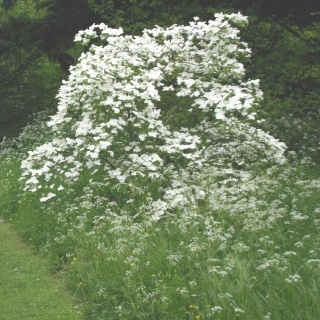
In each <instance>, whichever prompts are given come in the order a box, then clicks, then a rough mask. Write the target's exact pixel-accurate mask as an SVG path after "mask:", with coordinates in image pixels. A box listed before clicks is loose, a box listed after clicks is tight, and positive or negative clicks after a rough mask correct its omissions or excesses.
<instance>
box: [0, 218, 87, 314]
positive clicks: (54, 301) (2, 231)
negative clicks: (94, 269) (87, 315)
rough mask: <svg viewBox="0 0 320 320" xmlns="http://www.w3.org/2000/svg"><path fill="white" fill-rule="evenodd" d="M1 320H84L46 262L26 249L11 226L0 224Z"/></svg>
mask: <svg viewBox="0 0 320 320" xmlns="http://www.w3.org/2000/svg"><path fill="white" fill-rule="evenodd" d="M0 296H1V299H0V310H1V316H0V317H1V319H8V320H21V319H26V320H27V319H30V320H34V319H42V320H45V319H48V320H52V319H57V320H58V319H59V320H60V319H69V320H71V319H72V320H80V319H83V317H82V316H81V314H79V310H77V309H75V308H74V302H75V300H74V299H73V298H72V296H70V295H69V294H68V293H67V292H66V290H65V288H64V286H63V285H62V282H61V280H59V279H57V278H54V277H53V276H52V275H51V273H50V267H49V265H48V262H47V260H46V259H44V258H43V257H41V256H40V255H36V254H35V253H34V252H33V251H31V249H30V248H28V247H27V246H26V245H25V244H24V243H22V241H21V240H20V238H19V237H18V235H17V234H16V233H15V232H14V231H13V229H12V227H11V226H10V225H8V224H7V223H3V222H2V223H0Z"/></svg>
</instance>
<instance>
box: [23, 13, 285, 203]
mask: <svg viewBox="0 0 320 320" xmlns="http://www.w3.org/2000/svg"><path fill="white" fill-rule="evenodd" d="M246 23H247V19H246V18H245V17H243V16H242V15H240V14H230V15H224V14H216V15H215V20H212V21H208V22H201V21H199V19H198V18H194V21H193V22H190V24H189V25H188V26H180V25H173V26H171V27H169V28H166V29H164V28H161V27H158V26H156V27H155V28H154V29H152V30H144V31H143V33H142V35H141V36H130V35H123V31H122V29H121V28H119V29H111V28H109V27H108V26H107V25H105V24H99V25H93V26H91V27H90V28H89V29H87V30H84V31H80V32H79V33H78V34H77V35H76V37H75V41H76V42H79V43H81V44H82V45H83V46H84V47H85V48H86V50H84V51H85V52H84V53H82V55H81V57H80V58H79V61H78V64H77V65H76V66H73V67H71V69H70V76H69V78H68V80H67V81H65V82H63V84H62V86H61V88H60V91H59V94H58V96H57V98H58V99H59V105H58V111H57V113H56V114H55V115H54V116H53V117H52V119H51V121H49V122H48V126H49V127H50V128H51V131H52V140H51V141H48V142H47V143H45V144H43V145H41V146H40V147H38V148H36V149H35V150H33V151H30V152H29V156H28V158H27V159H26V160H25V161H23V163H22V168H23V170H24V171H23V177H22V179H25V190H28V191H36V190H38V189H41V188H44V189H48V192H49V191H50V192H49V193H47V195H46V196H44V197H43V198H42V199H41V200H42V201H46V200H48V199H50V198H51V197H53V196H55V195H56V193H57V191H59V190H63V188H64V186H63V184H64V182H66V183H72V181H76V180H77V179H79V177H80V176H81V173H82V172H83V171H86V172H89V173H90V175H91V177H92V179H94V178H95V177H96V176H99V177H101V175H103V176H104V177H105V178H106V179H110V180H115V181H117V182H120V183H125V182H126V181H133V180H134V179H135V177H146V178H148V179H158V178H161V176H162V174H163V170H164V168H168V167H170V168H172V170H175V169H179V168H180V167H183V168H192V170H194V168H195V167H197V168H201V166H203V165H206V164H208V163H210V161H212V159H213V158H216V157H219V154H222V153H223V152H221V150H229V151H228V152H229V154H230V155H233V156H234V161H237V162H238V163H239V164H241V163H244V162H245V161H246V158H245V157H244V152H243V148H244V146H245V149H246V148H247V149H246V150H249V153H250V152H252V154H256V155H255V156H254V159H256V160H258V159H259V155H258V153H260V154H262V155H263V156H262V157H263V158H265V159H269V158H273V159H274V158H278V159H281V157H282V154H283V151H284V145H283V144H282V143H279V142H278V141H277V140H276V139H274V138H273V137H271V136H269V135H268V134H267V133H265V132H263V131H261V130H259V129H256V128H255V127H254V126H253V125H252V123H254V119H255V115H256V112H257V109H258V106H259V102H260V101H261V99H262V92H261V91H260V89H259V81H258V80H246V79H245V69H244V66H243V64H242V62H243V61H244V60H245V59H247V58H248V57H249V56H250V49H249V48H248V47H247V44H246V43H243V42H241V40H240V38H239V36H238V33H239V30H238V29H237V27H236V26H237V25H244V24H246ZM232 137H238V138H239V137H242V140H241V139H240V140H239V139H238V140H237V141H238V143H234V139H233V140H232ZM232 141H233V142H232ZM239 141H240V143H239ZM248 148H249V149H248ZM250 157H251V158H252V156H250ZM247 158H248V157H247ZM260 158H261V156H260ZM251 160H252V159H251ZM61 177H62V179H61ZM58 180H60V181H59V182H57V181H58ZM50 188H51V190H50Z"/></svg>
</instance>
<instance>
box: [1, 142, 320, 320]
mask: <svg viewBox="0 0 320 320" xmlns="http://www.w3.org/2000/svg"><path fill="white" fill-rule="evenodd" d="M19 152H20V153H19ZM21 154H22V155H23V148H22V147H20V151H18V152H17V151H16V150H15V149H10V148H9V147H6V151H5V152H4V153H3V154H2V156H1V157H0V162H1V167H0V179H1V182H2V183H1V185H0V211H1V214H2V216H3V217H4V219H5V220H7V221H9V222H10V224H12V225H13V226H14V228H15V229H16V230H17V231H18V232H19V234H20V236H21V237H22V239H24V241H25V242H27V243H28V245H29V246H32V247H33V248H34V249H36V250H39V251H41V252H42V253H43V254H44V255H45V256H46V257H47V260H48V261H49V263H50V265H47V266H46V267H45V269H46V268H49V267H50V269H51V270H53V271H55V272H56V273H57V274H59V273H60V272H61V271H64V273H65V276H66V280H67V286H68V289H69V292H71V295H72V296H74V298H75V299H77V300H76V301H77V304H79V306H80V308H81V310H84V313H85V317H86V319H95V320H111V319H124V320H131V319H132V320H137V319H139V320H140V319H141V320H142V319H144V320H152V319H154V320H158V319H161V320H162V319H163V320H166V319H168V320H169V319H176V320H191V319H198V320H199V319H209V320H211V319H214V320H215V319H220V320H229V319H230V320H234V319H243V320H247V319H273V320H283V319H295V320H296V319H301V320H315V319H320V296H319V289H320V246H319V241H320V237H319V229H320V193H319V189H320V170H319V166H318V165H315V164H312V163H311V162H308V161H307V162H303V161H302V162H301V161H298V160H292V161H291V162H288V163H287V164H284V165H276V166H271V167H266V168H265V169H263V167H262V168H261V167H258V169H257V168H256V169H252V170H250V169H241V170H240V169H234V168H232V167H228V168H225V167H221V166H220V167H219V166H214V165H212V166H211V167H208V168H206V169H204V170H203V171H201V172H198V173H194V175H193V176H192V178H191V177H190V176H184V175H183V172H182V173H181V172H180V173H179V174H178V175H176V176H171V183H170V184H168V183H167V184H166V188H165V191H164V192H163V190H162V189H161V187H162V186H163V184H162V182H161V181H144V180H143V179H141V180H140V181H135V185H134V187H133V184H131V185H129V184H112V183H109V182H106V181H104V180H103V176H102V177H101V180H100V181H89V180H90V178H91V176H90V175H88V177H85V176H83V177H82V180H80V181H79V182H78V183H77V184H74V185H72V186H70V187H69V189H68V190H67V192H65V193H61V194H60V195H59V197H56V198H55V199H53V200H50V201H48V202H45V203H40V202H39V198H40V197H41V196H42V193H41V191H37V192H35V193H26V192H23V191H22V188H23V185H22V184H21V182H19V177H20V175H21V169H20V161H21V158H23V157H22V156H21ZM10 219H11V220H10ZM1 225H2V226H5V225H4V224H1ZM6 228H7V229H6V230H7V231H8V227H7V226H6ZM14 239H15V238H14V236H11V235H10V236H5V239H4V240H6V241H7V240H8V242H9V244H8V245H7V248H10V250H6V251H5V253H4V254H6V255H9V256H10V255H11V256H10V259H13V260H12V261H17V262H14V263H13V264H12V265H11V266H9V265H1V267H2V268H3V270H1V272H2V274H8V275H6V276H5V277H4V278H3V279H4V280H3V281H4V282H3V283H4V285H2V286H1V287H2V288H6V287H5V284H6V282H5V281H7V278H8V277H9V276H19V277H20V278H17V279H15V280H12V281H10V282H11V283H14V284H16V285H17V286H19V290H16V291H18V292H20V294H21V296H22V301H23V304H22V307H21V306H19V307H18V303H16V302H12V301H9V300H10V299H9V298H8V299H7V298H6V296H7V297H9V295H10V296H11V294H9V291H8V290H5V292H6V294H5V293H4V294H3V295H2V296H3V297H4V299H2V300H1V302H0V304H3V307H2V305H0V307H1V310H8V311H7V312H9V313H10V314H14V313H13V312H20V311H19V310H20V309H21V310H23V308H24V307H26V308H27V307H30V308H31V309H30V310H29V311H27V312H30V319H31V318H32V319H34V317H35V316H34V313H32V312H35V310H37V312H40V311H41V310H42V309H41V307H43V308H44V309H47V311H46V312H45V313H44V314H46V315H50V312H56V311H55V310H59V309H58V307H57V309H55V308H53V307H50V306H48V307H47V303H49V302H54V301H56V303H57V304H58V305H59V308H62V309H60V315H59V317H58V319H62V316H61V315H64V312H67V310H69V311H74V310H73V309H72V308H71V309H70V301H72V299H71V298H70V295H69V296H68V295H67V294H66V293H65V292H63V291H62V292H61V291H59V294H58V296H60V297H61V296H63V295H64V294H65V297H69V298H63V299H62V300H61V301H60V302H58V301H57V300H55V298H52V297H51V298H49V300H48V301H47V302H42V303H41V302H36V303H37V305H36V306H35V305H34V301H38V300H37V298H35V299H33V300H32V299H31V298H30V297H31V292H33V291H35V292H38V293H39V292H40V291H41V294H40V296H41V297H42V293H43V292H46V291H44V290H49V292H51V295H54V293H56V291H55V290H61V289H59V288H57V289H52V287H51V285H49V284H48V285H43V287H42V288H41V289H42V290H40V288H39V287H37V286H38V285H41V284H43V282H42V280H41V281H40V282H38V281H35V278H39V279H40V278H41V279H42V277H40V276H39V275H36V272H42V269H41V268H40V267H39V266H38V263H39V262H38V260H37V261H33V260H31V255H30V254H27V255H25V256H23V254H22V253H21V252H20V251H15V250H14V249H13V248H12V249H11V247H10V245H13V244H14V243H15V242H16V240H14ZM2 247H3V248H5V246H4V245H3V246H2ZM36 258H37V259H38V258H39V257H36ZM8 261H9V260H8ZM18 262H19V264H20V267H18V268H17V263H18ZM21 262H24V263H22V264H21ZM24 267H26V269H28V271H26V272H27V273H26V274H23V269H22V268H24ZM31 267H35V269H31ZM14 269H17V270H14ZM45 269H43V270H45ZM31 270H35V271H31ZM46 270H48V269H46ZM17 272H20V274H19V273H17ZM40 275H41V274H40ZM43 279H45V278H43ZM43 281H44V280H43ZM27 284H29V285H30V288H33V289H32V291H31V289H28V291H24V289H25V288H27ZM29 285H28V286H29ZM31 285H32V286H34V287H32V286H31ZM17 286H15V287H12V289H11V290H12V293H15V290H14V289H16V288H17ZM49 288H51V289H49ZM52 290H53V291H52ZM26 292H28V293H26ZM24 295H26V296H24ZM46 295H47V293H46V294H45V295H44V296H46ZM48 296H49V294H48ZM17 299H18V297H17ZM70 299H71V300H70ZM66 301H69V302H66ZM60 303H61V305H60ZM5 308H6V309H5ZM10 308H12V310H15V311H10ZM39 310H40V311H39ZM57 312H58V311H57ZM56 314H58V313H56ZM75 315H77V314H76V313H75ZM28 316H29V315H28ZM28 316H26V315H25V314H24V315H23V317H22V316H21V314H20V315H17V319H21V318H23V319H28ZM54 317H55V316H54V315H50V317H49V318H50V319H54ZM49 318H48V319H49ZM69 318H71V319H72V316H69ZM10 319H14V318H10ZM41 319H46V318H41ZM75 319H76V318H75Z"/></svg>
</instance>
